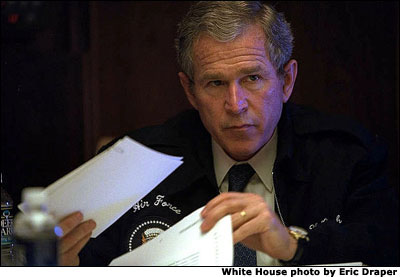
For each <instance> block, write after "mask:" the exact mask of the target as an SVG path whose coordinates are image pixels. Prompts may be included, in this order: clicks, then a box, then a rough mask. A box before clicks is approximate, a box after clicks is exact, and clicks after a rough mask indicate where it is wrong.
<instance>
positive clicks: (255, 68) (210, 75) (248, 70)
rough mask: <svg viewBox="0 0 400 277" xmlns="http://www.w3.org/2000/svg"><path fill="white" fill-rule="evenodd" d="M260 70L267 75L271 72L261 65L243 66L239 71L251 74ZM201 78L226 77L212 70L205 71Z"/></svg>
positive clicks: (243, 73)
mask: <svg viewBox="0 0 400 277" xmlns="http://www.w3.org/2000/svg"><path fill="white" fill-rule="evenodd" d="M258 72H260V73H261V74H263V75H266V76H269V75H270V73H269V72H268V71H267V70H265V69H263V68H262V67H261V66H260V65H256V66H251V67H246V68H242V69H240V70H239V71H238V73H239V74H242V75H251V74H254V73H258ZM199 79H200V82H204V81H206V80H221V79H224V75H223V74H221V73H218V72H210V73H205V74H204V75H202V76H201V77H200V78H199Z"/></svg>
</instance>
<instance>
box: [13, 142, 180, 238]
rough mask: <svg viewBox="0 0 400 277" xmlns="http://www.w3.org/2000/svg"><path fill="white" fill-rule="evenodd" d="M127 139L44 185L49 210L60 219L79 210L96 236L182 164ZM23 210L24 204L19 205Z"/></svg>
mask: <svg viewBox="0 0 400 277" xmlns="http://www.w3.org/2000/svg"><path fill="white" fill-rule="evenodd" d="M181 159H182V157H173V156H169V155H165V154H163V153H159V152H157V151H154V150H152V149H150V148H148V147H145V146H143V145H142V144H140V143H138V142H136V141H134V140H132V139H131V138H129V137H124V138H123V139H121V140H119V141H118V142H116V143H115V144H114V145H113V146H111V147H110V148H108V149H107V150H105V151H104V152H102V153H101V154H99V155H97V156H95V157H94V158H93V159H91V160H90V161H88V162H86V163H85V164H83V165H82V166H80V167H78V168H77V169H75V170H74V171H72V172H70V173H69V174H67V175H66V176H64V177H63V178H61V179H59V180H58V181H56V182H55V183H53V184H51V185H50V186H48V187H47V188H46V189H45V191H44V193H46V194H47V198H48V208H49V211H50V212H51V213H52V214H53V215H54V216H55V217H56V218H57V219H60V218H62V217H64V216H66V215H68V214H70V213H72V212H75V211H81V212H82V214H83V217H84V220H88V219H93V220H94V221H96V228H95V229H94V230H93V233H92V237H94V238H95V237H97V236H98V235H99V234H100V233H102V232H103V231H104V230H105V229H107V228H108V227H109V226H110V225H111V224H113V223H114V222H115V221H116V220H117V219H118V218H120V217H121V216H122V215H123V214H124V213H125V212H126V211H127V210H128V209H129V208H130V207H132V206H133V205H134V204H136V203H137V202H138V201H139V200H140V199H142V198H143V197H144V196H146V194H148V193H149V192H150V191H151V190H153V189H154V188H155V187H156V186H157V185H158V184H159V183H161V182H162V181H163V180H164V179H165V178H166V177H167V176H168V175H169V174H171V173H172V172H173V171H174V170H175V169H176V168H178V167H179V166H180V165H181V164H182V163H183V162H182V161H181ZM19 208H20V209H21V210H22V211H24V205H23V204H21V205H19Z"/></svg>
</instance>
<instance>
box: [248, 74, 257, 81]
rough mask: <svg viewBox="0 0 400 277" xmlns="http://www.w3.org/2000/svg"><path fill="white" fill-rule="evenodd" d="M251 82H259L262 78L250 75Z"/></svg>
mask: <svg viewBox="0 0 400 277" xmlns="http://www.w3.org/2000/svg"><path fill="white" fill-rule="evenodd" d="M248 78H249V80H250V81H252V82H254V81H258V80H259V79H260V76H258V75H249V77H248Z"/></svg>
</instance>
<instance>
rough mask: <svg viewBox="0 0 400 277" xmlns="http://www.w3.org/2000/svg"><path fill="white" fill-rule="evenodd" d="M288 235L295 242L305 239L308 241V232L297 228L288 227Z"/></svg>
mask: <svg viewBox="0 0 400 277" xmlns="http://www.w3.org/2000/svg"><path fill="white" fill-rule="evenodd" d="M288 229H289V234H290V235H291V236H292V237H294V238H295V239H296V240H297V241H298V240H299V239H305V240H306V241H309V240H310V239H309V238H308V232H307V231H306V230H305V229H303V228H301V227H297V226H289V228H288Z"/></svg>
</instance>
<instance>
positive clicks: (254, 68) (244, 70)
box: [239, 65, 268, 75]
mask: <svg viewBox="0 0 400 277" xmlns="http://www.w3.org/2000/svg"><path fill="white" fill-rule="evenodd" d="M257 72H261V73H263V74H268V72H267V71H266V70H265V69H263V68H261V66H260V65H256V66H251V67H247V68H242V69H240V70H239V73H240V74H243V75H250V74H254V73H257Z"/></svg>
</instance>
